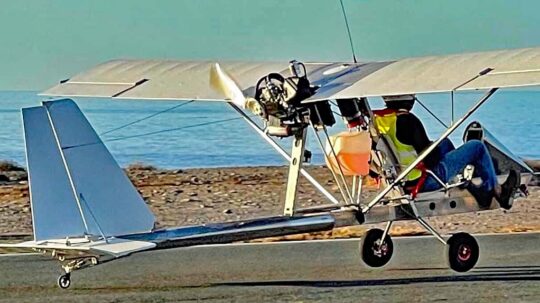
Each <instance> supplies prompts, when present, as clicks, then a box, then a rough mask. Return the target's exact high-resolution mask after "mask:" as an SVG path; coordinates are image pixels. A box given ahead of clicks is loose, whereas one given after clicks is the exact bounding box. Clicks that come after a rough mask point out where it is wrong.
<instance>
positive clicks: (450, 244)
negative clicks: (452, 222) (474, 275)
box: [446, 233, 480, 272]
mask: <svg viewBox="0 0 540 303" xmlns="http://www.w3.org/2000/svg"><path fill="white" fill-rule="evenodd" d="M446 248H447V249H446V258H447V261H448V265H449V266H450V268H451V269H453V270H455V271H457V272H466V271H469V270H471V269H472V268H473V267H474V266H475V265H476V262H478V257H479V256H480V248H479V247H478V242H476V239H474V237H473V236H471V235H470V234H468V233H457V234H454V235H452V236H451V237H450V239H448V241H447V246H446Z"/></svg>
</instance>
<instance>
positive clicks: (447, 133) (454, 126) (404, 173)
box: [362, 88, 498, 213]
mask: <svg viewBox="0 0 540 303" xmlns="http://www.w3.org/2000/svg"><path fill="white" fill-rule="evenodd" d="M497 90H498V88H492V89H490V90H489V91H488V92H487V93H485V94H484V96H483V97H482V98H480V100H478V102H477V103H476V104H475V105H473V107H471V109H469V111H468V112H467V113H466V114H465V115H463V116H462V117H461V118H460V119H459V120H458V121H456V123H454V124H452V126H450V127H449V128H448V129H447V130H446V131H445V132H444V133H443V134H442V135H441V136H440V137H439V139H437V141H435V142H433V143H432V144H431V145H430V146H429V147H428V148H427V149H426V150H424V151H423V152H422V153H421V154H420V155H419V156H418V157H417V158H416V160H414V161H413V162H412V163H411V164H410V165H409V166H408V167H407V168H406V169H405V170H403V171H402V172H401V173H400V174H399V175H398V177H397V178H396V179H395V180H394V182H392V184H390V185H389V186H387V187H386V188H385V189H384V190H383V191H381V192H380V193H379V194H378V195H377V196H376V197H375V198H373V199H372V200H371V202H369V204H368V205H367V206H366V207H364V208H363V209H362V212H364V213H366V212H368V211H369V210H370V209H371V208H372V207H373V206H375V205H376V204H377V203H379V201H380V200H381V199H382V198H384V196H386V195H387V194H388V193H389V192H390V191H391V190H392V189H393V188H394V187H395V186H396V185H398V184H399V182H401V181H402V180H403V179H404V178H405V177H406V176H407V175H408V174H409V173H410V172H411V171H412V170H413V169H414V168H415V167H416V166H417V165H418V164H419V163H420V162H422V161H423V160H424V159H425V158H426V157H427V156H428V155H429V154H430V153H431V152H432V151H433V150H435V148H436V147H437V146H438V145H439V144H440V143H441V142H442V141H443V140H444V139H446V138H448V136H450V135H451V134H452V133H453V132H454V131H455V130H456V129H457V128H458V127H459V126H461V124H463V122H465V120H467V118H469V117H470V116H471V115H472V114H473V113H474V112H476V110H477V109H478V108H479V107H480V106H481V105H482V104H484V102H486V101H487V100H488V99H489V97H491V96H492V95H493V94H494V93H495V92H496V91H497Z"/></svg>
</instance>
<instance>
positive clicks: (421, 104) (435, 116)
mask: <svg viewBox="0 0 540 303" xmlns="http://www.w3.org/2000/svg"><path fill="white" fill-rule="evenodd" d="M414 99H415V100H416V102H418V104H420V106H422V108H424V109H425V110H426V111H427V112H428V113H429V114H430V115H431V116H432V117H433V118H435V120H437V121H438V122H439V123H440V124H441V125H442V126H444V128H448V125H446V123H444V122H443V121H442V120H441V119H439V117H437V115H435V114H434V113H433V112H432V111H431V110H430V109H429V108H428V107H427V106H425V105H424V103H422V102H420V100H419V99H418V98H416V97H415V98H414Z"/></svg>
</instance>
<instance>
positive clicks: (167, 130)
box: [104, 117, 243, 142]
mask: <svg viewBox="0 0 540 303" xmlns="http://www.w3.org/2000/svg"><path fill="white" fill-rule="evenodd" d="M238 119H243V117H235V118H229V119H222V120H216V121H211V122H204V123H198V124H191V125H186V126H182V127H176V128H169V129H163V130H158V131H153V132H148V133H142V134H137V135H131V136H125V137H117V138H112V139H108V140H104V142H111V141H120V140H126V139H133V138H139V137H144V136H151V135H156V134H161V133H166V132H172V131H179V130H183V129H187V128H193V127H199V126H206V125H212V124H217V123H223V122H228V121H233V120H238Z"/></svg>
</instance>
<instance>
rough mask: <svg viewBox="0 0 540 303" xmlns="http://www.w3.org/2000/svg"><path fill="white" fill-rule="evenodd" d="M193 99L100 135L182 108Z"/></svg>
mask: <svg viewBox="0 0 540 303" xmlns="http://www.w3.org/2000/svg"><path fill="white" fill-rule="evenodd" d="M193 101H195V100H191V101H186V102H183V103H180V104H177V105H175V106H173V107H170V108H167V109H164V110H162V111H159V112H155V113H153V114H151V115H148V116H146V117H143V118H140V119H137V120H134V121H131V122H129V123H126V124H124V125H121V126H118V127H115V128H113V129H110V130H108V131H105V132H102V133H101V134H99V135H100V136H103V135H106V134H110V133H112V132H115V131H117V130H121V129H123V128H126V127H128V126H131V125H133V124H136V123H139V122H142V121H145V120H148V119H150V118H152V117H155V116H157V115H161V114H163V113H166V112H169V111H171V110H174V109H177V108H180V107H182V106H184V105H188V104H190V103H191V102H193Z"/></svg>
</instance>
